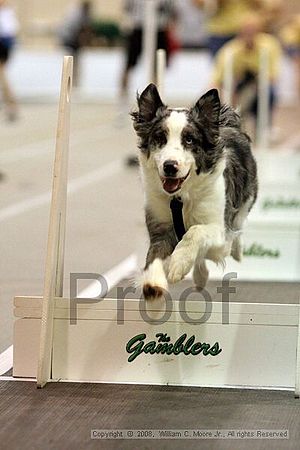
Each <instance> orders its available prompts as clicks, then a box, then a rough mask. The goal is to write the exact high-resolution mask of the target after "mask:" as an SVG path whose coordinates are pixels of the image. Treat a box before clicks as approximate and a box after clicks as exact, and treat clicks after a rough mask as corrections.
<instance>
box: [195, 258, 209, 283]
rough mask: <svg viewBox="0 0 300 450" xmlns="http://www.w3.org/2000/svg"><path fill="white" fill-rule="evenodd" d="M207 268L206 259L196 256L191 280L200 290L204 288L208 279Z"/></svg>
mask: <svg viewBox="0 0 300 450" xmlns="http://www.w3.org/2000/svg"><path fill="white" fill-rule="evenodd" d="M208 275H209V272H208V269H207V267H206V261H205V259H203V258H201V259H200V258H197V259H196V262H195V265H194V271H193V280H194V283H195V286H196V288H197V289H198V290H199V291H201V290H202V289H204V288H205V286H206V283H207V280H208Z"/></svg>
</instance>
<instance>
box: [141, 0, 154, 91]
mask: <svg viewBox="0 0 300 450" xmlns="http://www.w3.org/2000/svg"><path fill="white" fill-rule="evenodd" d="M156 41H157V0H146V2H145V17H144V30H143V61H144V66H145V72H146V80H147V81H146V82H147V83H151V82H152V83H155V82H156V80H155V52H156Z"/></svg>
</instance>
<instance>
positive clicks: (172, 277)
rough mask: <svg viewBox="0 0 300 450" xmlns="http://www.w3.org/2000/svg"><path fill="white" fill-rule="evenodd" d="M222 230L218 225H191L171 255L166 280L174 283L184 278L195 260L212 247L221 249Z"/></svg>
mask: <svg viewBox="0 0 300 450" xmlns="http://www.w3.org/2000/svg"><path fill="white" fill-rule="evenodd" d="M224 234H225V233H224V229H223V227H222V226H220V225H218V224H208V225H193V226H192V227H191V228H189V230H188V231H187V232H186V234H185V235H184V236H183V238H182V240H181V241H180V242H179V243H178V244H177V245H176V248H175V250H174V252H173V253H172V256H171V259H170V264H169V274H168V280H169V281H170V283H176V282H177V281H180V280H182V279H183V278H184V276H185V275H187V273H188V272H189V271H190V270H191V268H192V267H193V265H194V264H195V261H196V259H198V258H203V259H204V258H205V256H206V254H207V252H208V251H209V250H210V249H211V248H212V247H220V248H221V247H222V246H223V245H224V243H225V236H224Z"/></svg>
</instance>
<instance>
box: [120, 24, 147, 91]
mask: <svg viewBox="0 0 300 450" xmlns="http://www.w3.org/2000/svg"><path fill="white" fill-rule="evenodd" d="M141 51H142V30H141V29H140V28H137V29H134V30H133V31H132V32H131V33H130V34H129V35H128V36H127V42H126V61H125V66H124V69H123V72H122V76H121V96H122V97H124V96H126V95H127V89H128V82H129V75H130V72H131V70H132V69H133V68H134V67H135V66H136V64H137V61H138V59H139V57H140V54H141Z"/></svg>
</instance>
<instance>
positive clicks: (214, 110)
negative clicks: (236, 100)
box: [192, 89, 221, 134]
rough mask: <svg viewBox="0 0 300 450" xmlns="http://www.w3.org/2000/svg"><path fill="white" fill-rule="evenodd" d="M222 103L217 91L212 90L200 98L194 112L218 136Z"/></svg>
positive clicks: (193, 109)
mask: <svg viewBox="0 0 300 450" xmlns="http://www.w3.org/2000/svg"><path fill="white" fill-rule="evenodd" d="M220 109H221V102H220V97H219V93H218V90H217V89H211V90H210V91H208V92H206V94H204V95H202V97H200V98H199V100H198V101H197V103H196V104H195V106H194V107H193V108H192V112H194V113H196V114H197V116H198V117H199V118H201V119H203V120H204V122H205V125H206V126H207V127H209V129H210V131H211V132H213V133H216V134H218V130H219V120H220Z"/></svg>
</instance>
